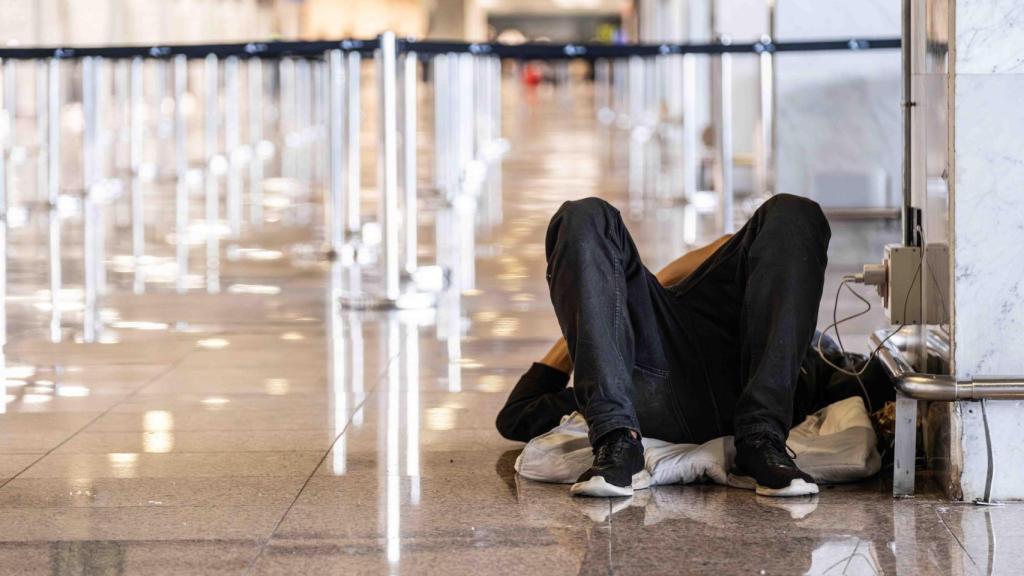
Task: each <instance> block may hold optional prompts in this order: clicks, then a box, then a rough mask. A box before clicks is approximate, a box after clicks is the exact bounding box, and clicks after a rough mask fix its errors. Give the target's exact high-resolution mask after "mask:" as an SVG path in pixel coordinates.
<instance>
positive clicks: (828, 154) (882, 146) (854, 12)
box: [776, 0, 902, 205]
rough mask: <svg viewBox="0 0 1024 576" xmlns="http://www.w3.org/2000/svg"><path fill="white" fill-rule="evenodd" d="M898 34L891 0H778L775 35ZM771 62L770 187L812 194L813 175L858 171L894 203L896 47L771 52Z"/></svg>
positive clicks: (897, 98) (895, 6)
mask: <svg viewBox="0 0 1024 576" xmlns="http://www.w3.org/2000/svg"><path fill="white" fill-rule="evenodd" d="M899 35H900V3H899V2H898V1H895V0H778V16H777V34H776V38H777V40H779V41H787V40H814V39H828V38H843V37H898V36H899ZM777 63H778V64H777V83H778V91H777V94H778V125H777V130H778V148H777V153H776V160H777V169H776V170H777V171H776V174H777V183H778V185H777V191H779V192H788V193H792V194H800V195H809V196H813V194H812V187H813V183H814V181H815V179H816V178H818V179H819V180H818V181H819V182H821V181H822V180H821V179H822V178H823V177H827V176H828V174H830V173H831V174H838V173H851V174H863V175H865V176H869V177H871V176H874V177H876V178H877V177H881V178H883V179H884V180H883V182H884V186H885V191H886V194H887V196H888V199H889V204H890V205H898V204H899V202H898V190H899V182H900V174H901V158H902V146H901V142H902V136H901V132H900V130H901V128H900V126H901V120H900V119H901V111H900V55H899V51H898V50H887V51H880V52H863V53H835V52H822V53H801V54H779V55H778V57H777ZM851 200H853V199H851Z"/></svg>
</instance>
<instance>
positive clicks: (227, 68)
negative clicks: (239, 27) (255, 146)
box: [224, 56, 242, 238]
mask: <svg viewBox="0 0 1024 576" xmlns="http://www.w3.org/2000/svg"><path fill="white" fill-rule="evenodd" d="M224 98H225V101H226V102H227V103H228V104H227V105H226V106H225V107H224V112H225V118H224V153H225V155H226V158H227V169H228V175H227V216H228V225H229V226H230V227H231V237H232V238H238V237H239V236H240V235H241V233H242V174H241V172H240V170H239V168H240V166H239V165H238V160H239V156H238V152H239V146H240V145H241V137H240V135H239V117H238V116H239V105H240V104H239V102H240V100H239V94H238V57H237V56H231V57H229V58H228V59H227V60H225V62H224Z"/></svg>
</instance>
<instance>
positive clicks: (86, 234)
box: [82, 58, 99, 342]
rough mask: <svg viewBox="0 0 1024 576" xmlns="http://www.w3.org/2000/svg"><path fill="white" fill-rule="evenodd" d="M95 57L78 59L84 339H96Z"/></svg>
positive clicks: (88, 340)
mask: <svg viewBox="0 0 1024 576" xmlns="http://www.w3.org/2000/svg"><path fill="white" fill-rule="evenodd" d="M98 66H99V62H97V59H96V58H85V59H83V60H82V112H83V113H82V115H83V124H82V188H83V192H82V220H83V223H82V233H83V241H82V244H83V252H84V255H85V258H84V276H85V279H84V285H85V286H84V290H83V298H84V303H83V304H84V308H83V313H82V332H83V335H82V338H83V340H85V341H86V342H93V341H94V340H95V339H96V322H95V319H96V224H97V218H96V198H95V197H94V194H95V191H96V184H97V180H98V176H97V172H98V166H97V165H98V162H97V158H96V155H97V147H98V144H99V143H98V142H97V139H96V128H97V126H96V124H97V118H96V116H97V102H96V100H97V92H98V91H99V90H98V87H97V85H96V84H97V67H98Z"/></svg>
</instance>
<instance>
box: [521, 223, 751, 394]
mask: <svg viewBox="0 0 1024 576" xmlns="http://www.w3.org/2000/svg"><path fill="white" fill-rule="evenodd" d="M731 237H732V236H731V235H730V234H726V235H725V236H722V237H721V238H719V239H718V240H715V241H714V242H712V243H711V244H708V245H707V246H703V247H701V248H697V249H696V250H691V251H690V252H687V253H686V254H683V255H682V256H680V257H679V258H676V259H675V260H673V261H672V262H669V263H668V265H666V266H665V267H664V268H662V269H661V270H660V271H659V272H658V273H657V274H655V275H654V277H655V278H657V279H658V282H660V283H661V285H662V286H671V285H673V284H677V283H679V282H680V281H681V280H682V279H683V278H686V277H687V276H689V275H690V274H692V273H693V271H694V270H696V269H697V268H698V267H699V266H700V265H701V264H703V263H704V261H705V260H707V259H708V258H709V257H710V256H711V255H712V254H714V252H715V250H718V249H719V248H720V247H721V246H722V244H725V243H726V242H727V241H728V240H729V238H731ZM540 363H541V364H545V365H547V366H550V367H552V368H554V369H555V370H560V371H562V372H565V373H566V374H571V373H572V359H571V358H570V357H569V347H568V346H567V345H566V343H565V338H559V339H558V342H555V345H554V346H552V347H551V350H548V353H547V354H545V355H544V357H543V358H541V359H540Z"/></svg>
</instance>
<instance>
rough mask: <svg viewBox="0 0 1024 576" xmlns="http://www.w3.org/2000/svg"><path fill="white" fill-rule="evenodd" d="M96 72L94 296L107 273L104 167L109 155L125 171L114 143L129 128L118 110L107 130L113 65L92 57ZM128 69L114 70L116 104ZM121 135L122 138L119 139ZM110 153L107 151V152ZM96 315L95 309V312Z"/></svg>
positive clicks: (124, 89)
mask: <svg viewBox="0 0 1024 576" xmlns="http://www.w3.org/2000/svg"><path fill="white" fill-rule="evenodd" d="M95 62H96V69H95V76H96V80H95V82H94V84H93V86H94V87H93V95H94V97H95V102H96V103H95V106H94V110H95V118H96V119H95V122H94V124H93V125H94V126H95V137H94V138H93V140H94V142H95V149H94V151H93V158H94V160H93V161H94V163H95V167H96V168H95V172H94V173H93V184H94V185H95V186H97V187H98V188H99V190H97V191H98V192H100V194H98V195H97V196H95V197H90V201H91V202H92V215H91V219H92V221H93V222H94V224H93V230H94V231H95V232H94V233H93V244H92V268H93V274H95V278H96V294H97V295H99V294H104V293H106V291H107V270H106V265H105V263H106V259H107V258H106V245H107V244H106V228H105V225H104V212H103V206H104V202H105V201H106V200H107V199H108V198H105V197H104V194H103V184H105V183H106V180H107V166H108V164H110V159H109V158H108V156H112V157H113V159H114V161H113V168H114V169H115V170H117V171H118V172H119V173H124V172H127V166H126V165H125V159H124V158H123V156H122V155H120V154H118V153H117V152H115V151H114V149H115V147H116V144H115V143H117V144H120V141H122V140H123V141H127V137H126V136H127V133H126V131H125V127H126V126H127V125H128V122H127V115H128V114H127V110H121V111H120V112H121V114H120V118H119V119H118V122H117V130H116V133H115V131H113V130H109V128H108V126H109V123H108V121H107V107H108V104H107V98H108V97H110V95H111V94H110V92H111V91H110V89H109V86H110V85H111V82H110V80H109V76H110V68H111V66H114V65H115V64H116V63H115V62H113V61H110V60H107V59H105V58H100V57H97V58H95ZM126 72H127V68H126V67H125V66H119V67H118V68H117V74H116V75H115V76H114V82H113V88H114V91H115V94H114V97H115V101H116V98H117V96H122V98H121V100H125V101H126V100H127V99H128V98H127V92H128V76H127V74H126ZM122 136H125V137H124V138H122ZM108 150H109V152H108ZM94 312H95V309H94Z"/></svg>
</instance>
